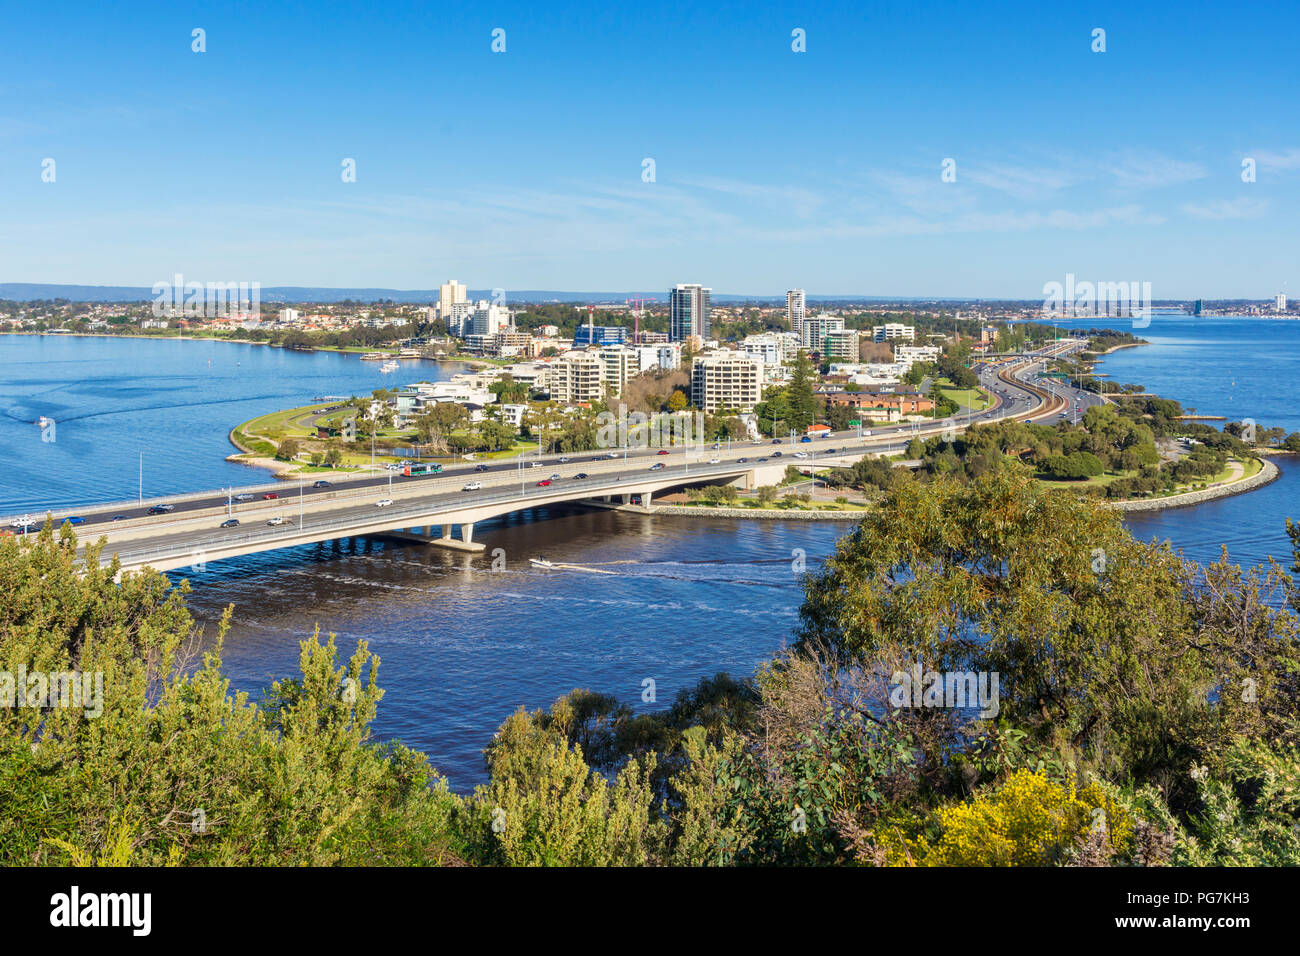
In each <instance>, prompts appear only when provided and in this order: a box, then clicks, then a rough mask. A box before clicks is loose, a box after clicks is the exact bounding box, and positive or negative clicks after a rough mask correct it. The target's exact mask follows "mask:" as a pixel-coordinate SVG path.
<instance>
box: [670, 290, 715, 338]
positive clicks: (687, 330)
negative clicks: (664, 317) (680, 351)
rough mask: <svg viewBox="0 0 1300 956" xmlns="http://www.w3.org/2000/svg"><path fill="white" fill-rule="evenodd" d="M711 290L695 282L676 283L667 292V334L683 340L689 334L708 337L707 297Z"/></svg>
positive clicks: (711, 293)
mask: <svg viewBox="0 0 1300 956" xmlns="http://www.w3.org/2000/svg"><path fill="white" fill-rule="evenodd" d="M712 295H713V290H712V289H710V288H706V287H705V286H702V285H697V284H695V283H678V284H677V285H676V286H674V287H673V289H672V290H671V291H670V292H669V293H668V301H669V317H668V336H669V338H670V339H671V340H672V341H674V342H684V341H685V340H686V339H687V338H689V337H690V336H692V335H694V336H698V337H699V338H701V339H707V338H708V337H709V299H710V297H711V296H712Z"/></svg>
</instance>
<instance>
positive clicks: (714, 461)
mask: <svg viewBox="0 0 1300 956" xmlns="http://www.w3.org/2000/svg"><path fill="white" fill-rule="evenodd" d="M709 464H710V465H720V464H722V459H720V458H710V459H709Z"/></svg>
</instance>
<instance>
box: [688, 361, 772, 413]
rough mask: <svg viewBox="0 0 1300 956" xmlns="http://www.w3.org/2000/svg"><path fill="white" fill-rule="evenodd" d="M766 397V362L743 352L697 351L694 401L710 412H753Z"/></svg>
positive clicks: (694, 372)
mask: <svg viewBox="0 0 1300 956" xmlns="http://www.w3.org/2000/svg"><path fill="white" fill-rule="evenodd" d="M762 397H763V363H762V362H761V361H759V360H758V359H756V358H753V357H752V356H749V355H746V354H745V353H743V352H732V351H719V352H709V353H707V354H705V355H697V356H696V357H695V359H694V360H693V361H692V363H691V401H692V402H693V403H694V404H695V405H696V406H697V407H698V408H701V409H703V410H704V411H705V412H708V413H709V414H711V415H712V414H716V413H717V412H718V411H719V410H722V409H734V410H736V411H740V412H752V411H753V410H754V406H755V405H757V404H758V402H759V401H760V400H761V399H762Z"/></svg>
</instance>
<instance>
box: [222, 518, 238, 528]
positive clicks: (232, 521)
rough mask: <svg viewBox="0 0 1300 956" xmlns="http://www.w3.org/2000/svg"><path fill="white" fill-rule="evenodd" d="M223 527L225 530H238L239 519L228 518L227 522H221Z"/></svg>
mask: <svg viewBox="0 0 1300 956" xmlns="http://www.w3.org/2000/svg"><path fill="white" fill-rule="evenodd" d="M221 527H223V528H238V527H239V519H238V518H227V519H226V520H225V521H223V522H221Z"/></svg>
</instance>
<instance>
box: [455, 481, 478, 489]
mask: <svg viewBox="0 0 1300 956" xmlns="http://www.w3.org/2000/svg"><path fill="white" fill-rule="evenodd" d="M482 487H483V482H481V481H471V482H469V484H467V485H466V486H465V487H464V488H462V489H460V490H461V491H478V490H480V489H481V488H482Z"/></svg>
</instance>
